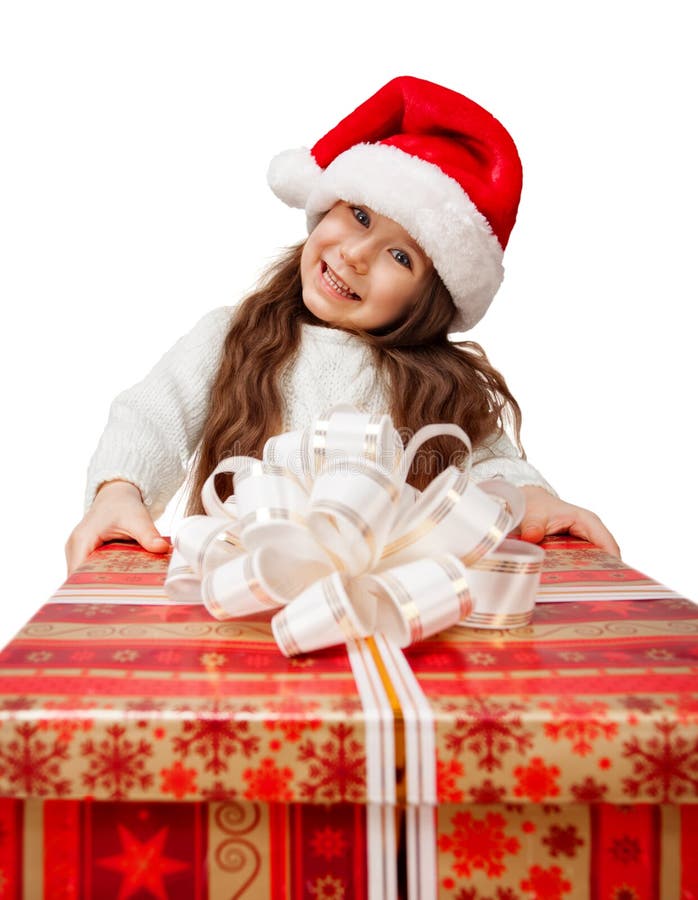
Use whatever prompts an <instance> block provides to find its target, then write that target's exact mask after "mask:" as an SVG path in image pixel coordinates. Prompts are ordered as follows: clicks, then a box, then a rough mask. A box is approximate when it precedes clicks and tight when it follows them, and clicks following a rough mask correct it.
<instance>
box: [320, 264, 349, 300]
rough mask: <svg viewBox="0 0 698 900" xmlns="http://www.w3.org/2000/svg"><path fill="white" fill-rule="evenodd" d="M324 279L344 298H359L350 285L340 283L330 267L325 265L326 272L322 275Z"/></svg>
mask: <svg viewBox="0 0 698 900" xmlns="http://www.w3.org/2000/svg"><path fill="white" fill-rule="evenodd" d="M322 277H323V278H324V279H325V281H327V282H329V284H330V285H331V286H332V287H333V288H334V289H335V290H336V291H338V292H339V293H340V294H341V295H342V296H343V297H347V298H348V297H357V298H358V295H357V294H355V293H354V291H352V289H351V288H350V287H349V285H348V284H345V283H344V282H343V281H340V280H339V278H338V277H337V275H335V273H334V272H333V271H332V269H330V267H329V266H328V265H327V263H325V271H324V272H323V273H322Z"/></svg>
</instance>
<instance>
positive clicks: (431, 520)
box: [381, 473, 469, 559]
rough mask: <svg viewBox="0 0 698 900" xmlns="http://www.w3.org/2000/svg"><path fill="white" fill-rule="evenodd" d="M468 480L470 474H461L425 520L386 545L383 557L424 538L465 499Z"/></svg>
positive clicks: (385, 557)
mask: <svg viewBox="0 0 698 900" xmlns="http://www.w3.org/2000/svg"><path fill="white" fill-rule="evenodd" d="M468 481H469V475H468V474H467V473H463V474H461V475H459V476H458V478H456V480H455V481H454V482H453V484H452V485H451V487H450V488H449V489H448V491H447V492H446V495H445V496H444V498H443V500H442V501H441V502H440V503H439V504H438V506H437V507H436V509H435V510H434V511H433V512H432V513H431V514H430V515H428V516H426V518H425V519H424V521H422V522H420V523H419V525H418V526H417V527H416V528H414V529H413V530H412V531H408V532H407V534H403V535H402V537H399V538H398V539H397V540H395V541H392V542H391V543H390V544H386V545H385V547H384V548H383V552H382V554H381V559H387V558H388V557H389V556H393V555H394V554H395V553H399V552H400V551H401V550H404V549H405V548H406V547H410V546H411V545H412V544H415V543H416V542H417V541H418V540H420V538H423V537H424V535H425V534H428V533H429V532H430V531H431V530H432V529H434V528H436V526H437V525H438V524H439V523H440V522H442V521H443V520H444V519H445V518H446V516H447V515H448V514H449V513H450V512H451V510H452V509H453V507H454V506H455V505H456V503H460V501H461V500H462V499H463V492H464V491H465V489H466V487H467V486H468Z"/></svg>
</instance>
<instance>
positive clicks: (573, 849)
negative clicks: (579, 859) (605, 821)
mask: <svg viewBox="0 0 698 900" xmlns="http://www.w3.org/2000/svg"><path fill="white" fill-rule="evenodd" d="M543 843H544V844H545V845H546V846H547V848H548V852H549V853H550V855H551V856H569V857H573V856H576V855H577V847H583V846H584V841H583V840H582V839H581V838H580V837H579V833H578V831H577V828H576V826H574V825H568V826H566V827H565V828H562V827H561V826H560V825H551V826H550V830H549V831H548V834H547V835H546V836H545V837H544V838H543Z"/></svg>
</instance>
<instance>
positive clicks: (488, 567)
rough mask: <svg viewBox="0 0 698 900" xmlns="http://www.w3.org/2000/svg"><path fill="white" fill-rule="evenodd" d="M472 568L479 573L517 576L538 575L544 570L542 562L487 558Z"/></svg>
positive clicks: (474, 564)
mask: <svg viewBox="0 0 698 900" xmlns="http://www.w3.org/2000/svg"><path fill="white" fill-rule="evenodd" d="M471 568H473V569H476V570H477V571H478V572H507V573H510V574H515V575H536V574H537V573H538V572H540V571H541V569H542V568H543V563H542V561H540V562H515V561H513V560H506V559H496V558H491V557H486V558H485V559H479V560H478V561H477V562H476V563H473V565H472V566H471Z"/></svg>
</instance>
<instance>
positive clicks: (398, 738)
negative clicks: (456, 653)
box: [365, 637, 407, 815]
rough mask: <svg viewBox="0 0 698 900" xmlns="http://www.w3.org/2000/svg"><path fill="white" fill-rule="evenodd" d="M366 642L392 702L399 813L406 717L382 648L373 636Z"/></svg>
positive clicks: (403, 800)
mask: <svg viewBox="0 0 698 900" xmlns="http://www.w3.org/2000/svg"><path fill="white" fill-rule="evenodd" d="M365 644H366V646H367V647H368V649H369V652H370V654H371V656H372V657H373V661H374V662H375V664H376V669H377V670H378V674H379V676H380V680H381V682H382V684H383V688H384V690H385V693H386V695H387V697H388V702H389V703H390V708H391V710H392V712H393V733H394V737H395V800H396V803H397V806H396V815H397V814H398V810H399V808H400V807H401V806H403V807H404V806H405V805H406V803H407V779H406V771H405V765H406V762H405V760H406V748H405V718H404V715H403V712H402V706H401V705H400V700H399V698H398V695H397V691H396V690H395V688H394V687H393V682H392V681H391V679H390V675H389V674H388V670H387V669H386V667H385V663H384V662H383V657H382V655H381V652H380V650H379V649H378V646H377V645H376V641H375V639H374V638H372V637H369V638H365Z"/></svg>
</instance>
